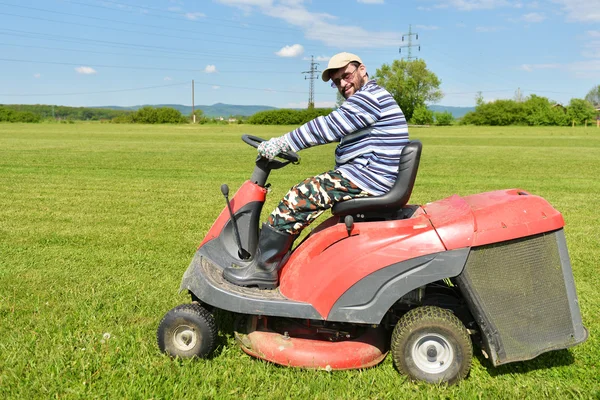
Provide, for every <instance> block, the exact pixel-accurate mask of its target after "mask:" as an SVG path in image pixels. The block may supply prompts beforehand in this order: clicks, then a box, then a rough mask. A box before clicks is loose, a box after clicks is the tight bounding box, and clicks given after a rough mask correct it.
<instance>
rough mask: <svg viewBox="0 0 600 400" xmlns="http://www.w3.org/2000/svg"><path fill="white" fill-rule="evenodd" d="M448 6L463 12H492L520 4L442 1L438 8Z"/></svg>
mask: <svg viewBox="0 0 600 400" xmlns="http://www.w3.org/2000/svg"><path fill="white" fill-rule="evenodd" d="M442 5H443V6H448V7H452V8H456V9H458V10H461V11H473V10H492V9H494V8H500V7H511V6H512V7H517V8H518V7H519V5H520V3H519V2H511V1H508V0H442V1H441V2H440V3H438V4H437V6H438V7H439V6H442Z"/></svg>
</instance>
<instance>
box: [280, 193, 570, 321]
mask: <svg viewBox="0 0 600 400" xmlns="http://www.w3.org/2000/svg"><path fill="white" fill-rule="evenodd" d="M336 221H339V219H337V217H334V218H330V219H328V220H327V221H325V222H324V223H323V224H322V225H321V226H319V227H317V229H315V230H314V231H313V232H312V233H311V235H310V236H309V237H308V238H307V239H306V240H305V241H304V242H303V243H302V244H300V245H299V246H298V247H297V248H296V249H295V250H294V252H293V253H292V255H291V257H290V258H289V260H288V261H287V263H286V264H285V266H284V267H283V269H282V271H281V276H280V287H279V289H280V291H281V293H282V294H283V295H284V296H286V297H287V298H289V299H292V300H296V301H301V302H305V303H309V304H312V305H313V306H314V307H315V309H316V310H317V311H318V312H319V313H320V314H321V315H322V316H323V318H325V319H326V318H327V315H328V314H329V312H330V310H331V307H332V306H333V305H334V304H335V302H336V301H337V300H338V299H339V298H340V296H342V295H343V294H344V293H345V292H346V291H347V290H348V289H349V288H350V287H352V285H354V284H355V283H356V282H358V281H360V280H361V279H363V278H365V277H366V276H368V275H370V274H371V273H373V272H375V271H377V270H379V269H382V268H385V267H387V266H389V265H392V264H395V263H398V262H402V261H405V260H409V259H411V258H415V257H419V256H423V255H427V254H432V253H437V252H443V251H445V250H454V249H459V248H465V247H475V246H482V245H485V244H490V243H496V242H503V241H507V240H511V239H517V238H521V237H525V236H530V235H535V234H538V233H542V232H548V231H552V230H556V229H560V228H562V227H563V226H564V220H563V218H562V215H561V214H560V213H559V212H558V211H556V210H555V209H554V208H553V207H552V206H551V205H550V204H549V203H548V202H547V201H546V200H544V199H543V198H541V197H539V196H534V195H530V194H528V193H526V192H524V191H522V190H518V189H509V190H498V191H494V192H487V193H481V194H475V195H472V196H466V197H460V196H457V195H454V196H451V197H448V198H446V199H443V200H439V201H436V202H433V203H429V204H426V205H425V206H423V207H421V208H419V209H417V211H416V212H415V213H414V215H413V216H412V217H411V218H409V219H405V220H397V221H381V222H357V223H355V224H354V228H353V230H352V232H351V235H350V236H349V235H348V232H347V230H346V226H345V225H344V224H343V223H335V222H336Z"/></svg>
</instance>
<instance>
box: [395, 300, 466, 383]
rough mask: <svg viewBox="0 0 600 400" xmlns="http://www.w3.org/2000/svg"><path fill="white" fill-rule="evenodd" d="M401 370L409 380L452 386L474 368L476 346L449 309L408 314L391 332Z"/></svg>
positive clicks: (397, 366) (427, 307) (396, 358)
mask: <svg viewBox="0 0 600 400" xmlns="http://www.w3.org/2000/svg"><path fill="white" fill-rule="evenodd" d="M391 352H392V357H393V359H394V364H395V365H396V368H398V370H399V371H400V372H401V373H403V374H405V375H407V376H408V377H409V378H410V379H413V380H420V381H426V382H432V383H442V382H445V383H448V384H453V383H456V382H457V381H459V380H461V379H464V378H465V377H466V376H467V374H468V373H469V370H470V369H471V361H472V359H473V346H472V344H471V339H470V337H469V333H468V332H467V329H466V328H465V326H464V325H463V323H462V322H461V321H460V320H459V319H458V318H457V317H456V316H455V315H454V314H453V313H452V312H451V311H449V310H447V309H443V308H439V307H433V306H426V307H418V308H415V309H413V310H411V311H409V312H408V313H406V314H405V315H404V316H403V317H402V318H401V319H400V321H398V323H397V324H396V327H395V328H394V332H393V333H392V343H391Z"/></svg>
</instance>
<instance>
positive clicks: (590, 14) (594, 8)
mask: <svg viewBox="0 0 600 400" xmlns="http://www.w3.org/2000/svg"><path fill="white" fill-rule="evenodd" d="M551 1H552V2H553V3H555V4H558V5H560V6H561V8H562V10H563V11H564V12H565V13H566V15H567V21H569V22H600V6H599V4H598V1H597V0H551Z"/></svg>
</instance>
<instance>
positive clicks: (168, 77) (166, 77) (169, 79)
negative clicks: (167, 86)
mask: <svg viewBox="0 0 600 400" xmlns="http://www.w3.org/2000/svg"><path fill="white" fill-rule="evenodd" d="M163 80H165V81H172V80H173V78H171V77H170V76H165V79H163Z"/></svg>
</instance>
